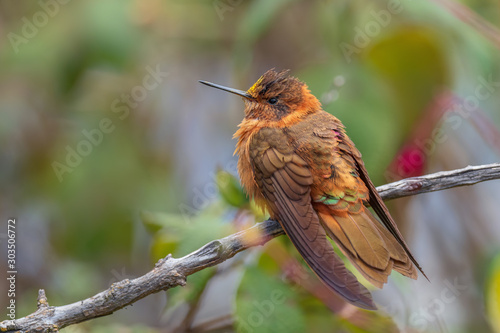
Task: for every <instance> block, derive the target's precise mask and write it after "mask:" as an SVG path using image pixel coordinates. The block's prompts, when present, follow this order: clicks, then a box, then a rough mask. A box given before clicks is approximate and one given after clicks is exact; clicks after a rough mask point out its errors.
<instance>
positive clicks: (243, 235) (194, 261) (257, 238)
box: [0, 163, 500, 332]
mask: <svg viewBox="0 0 500 333" xmlns="http://www.w3.org/2000/svg"><path fill="white" fill-rule="evenodd" d="M493 179H500V163H496V164H488V165H480V166H468V167H466V168H463V169H458V170H453V171H443V172H437V173H433V174H429V175H426V176H421V177H414V178H407V179H403V180H400V181H397V182H394V183H390V184H386V185H383V186H379V187H378V188H377V190H378V191H379V193H380V195H381V197H382V198H383V199H384V200H390V199H396V198H401V197H405V196H410V195H416V194H420V193H427V192H433V191H439V190H445V189H448V188H452V187H458V186H466V185H473V184H476V183H479V182H483V181H488V180H493ZM283 234H284V232H283V229H282V228H281V226H280V224H279V223H278V222H277V221H273V220H267V221H264V222H262V223H257V224H256V225H255V226H253V227H251V228H249V229H246V230H243V231H240V232H238V233H235V234H233V235H230V236H227V237H225V238H222V239H219V240H214V241H212V242H210V243H208V244H206V245H205V246H203V247H201V248H200V249H198V250H196V251H194V252H192V253H190V254H188V255H187V256H185V257H182V258H179V259H176V258H173V257H172V256H171V255H168V256H167V257H166V258H163V259H161V260H159V261H158V262H157V263H156V265H155V267H154V268H153V269H152V270H151V271H149V272H148V273H146V274H145V275H143V276H141V277H138V278H136V279H133V280H129V279H125V280H122V281H120V282H117V283H114V284H112V285H111V286H110V287H109V288H108V289H106V290H104V291H102V292H100V293H98V294H96V295H94V296H92V297H90V298H87V299H84V300H82V301H78V302H75V303H72V304H68V305H63V306H49V303H48V301H47V297H46V296H45V291H44V290H43V289H41V290H40V291H39V294H38V302H37V303H38V304H37V308H38V309H37V310H36V311H35V312H33V313H32V314H30V315H28V316H26V317H22V318H19V319H15V320H5V321H3V322H0V332H18V331H21V332H57V331H59V330H60V329H61V328H63V327H66V326H69V325H73V324H77V323H80V322H83V321H86V320H90V319H93V318H97V317H102V316H107V315H110V314H112V313H113V312H115V311H117V310H120V309H122V308H124V307H125V306H127V305H130V304H132V303H134V302H136V301H138V300H140V299H142V298H144V297H146V296H148V295H150V294H153V293H157V292H159V291H161V290H167V289H170V288H174V287H176V286H184V285H185V284H186V278H187V276H189V275H191V274H194V273H196V272H198V271H200V270H202V269H205V268H207V267H211V266H215V265H218V264H220V263H221V262H223V261H226V260H227V259H229V258H231V257H233V256H234V255H236V254H237V253H238V252H240V251H243V250H245V249H248V248H250V247H253V246H257V245H264V244H265V243H267V242H268V241H269V240H271V239H273V238H275V237H277V236H280V235H283Z"/></svg>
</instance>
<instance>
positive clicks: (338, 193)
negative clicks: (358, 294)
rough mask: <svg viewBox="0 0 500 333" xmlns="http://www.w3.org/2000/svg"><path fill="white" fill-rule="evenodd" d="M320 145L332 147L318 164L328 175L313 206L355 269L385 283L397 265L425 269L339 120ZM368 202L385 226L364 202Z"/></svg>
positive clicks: (409, 272)
mask: <svg viewBox="0 0 500 333" xmlns="http://www.w3.org/2000/svg"><path fill="white" fill-rule="evenodd" d="M315 136H316V137H317V138H318V140H320V143H318V144H317V145H318V146H321V147H326V148H325V149H329V151H330V154H324V156H325V157H324V158H323V161H320V162H319V163H318V165H316V169H318V170H320V171H319V173H320V174H321V175H323V177H324V180H323V181H321V182H320V184H316V186H315V188H316V190H315V193H314V194H313V205H314V207H315V209H316V211H317V212H318V215H319V217H320V221H321V222H322V223H323V225H324V226H325V228H326V230H327V233H328V235H329V236H330V237H331V238H332V239H333V240H335V242H336V243H337V244H338V245H339V247H340V249H341V250H342V251H343V252H344V253H345V255H346V256H347V257H348V258H349V259H350V261H351V262H352V263H353V264H354V265H355V266H356V268H357V269H358V270H359V271H360V272H361V273H362V274H363V275H364V276H365V277H366V278H367V279H368V280H369V281H370V282H371V283H372V284H373V285H375V286H377V287H382V285H383V284H384V283H386V282H387V278H388V276H389V275H390V273H391V270H392V269H394V270H396V271H398V272H400V273H401V274H403V275H405V276H408V277H411V278H414V279H415V278H416V277H417V273H416V270H415V268H414V266H413V265H412V263H411V262H413V263H415V265H416V266H417V267H418V268H419V269H420V267H419V266H418V264H417V262H416V260H415V259H414V257H413V255H412V254H411V252H410V251H409V249H408V246H407V245H406V243H405V242H404V240H403V237H402V236H401V233H400V232H399V230H398V228H397V226H396V224H395V223H394V220H393V219H392V217H391V216H390V214H389V212H388V210H387V208H386V207H385V205H384V203H383V201H382V200H381V198H380V196H379V195H378V192H377V191H376V189H375V187H374V186H373V183H372V182H371V180H370V178H369V177H368V173H367V172H366V169H365V167H364V164H363V161H362V159H361V154H360V153H359V151H358V150H357V149H356V148H355V147H354V144H353V143H352V141H351V140H350V139H349V137H347V135H346V134H345V132H344V130H343V127H342V125H341V124H340V122H332V123H331V124H330V126H325V127H324V128H322V129H318V130H316V131H315ZM366 201H368V203H370V204H371V205H372V206H373V207H374V210H375V212H376V213H377V215H378V216H379V217H380V219H381V220H382V223H383V225H384V226H385V228H384V226H382V225H381V224H380V222H379V221H378V220H377V219H376V218H375V217H374V216H373V215H372V213H371V212H370V211H369V210H368V209H366V208H365V207H364V203H365V202H366Z"/></svg>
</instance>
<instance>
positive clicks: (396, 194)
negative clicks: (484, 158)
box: [377, 163, 500, 200]
mask: <svg viewBox="0 0 500 333" xmlns="http://www.w3.org/2000/svg"><path fill="white" fill-rule="evenodd" d="M499 178H500V163H493V164H485V165H478V166H468V167H466V168H463V169H457V170H452V171H441V172H436V173H432V174H430V175H425V176H420V177H413V178H406V179H403V180H400V181H397V182H394V183H390V184H386V185H382V186H379V187H377V191H378V192H379V193H380V196H381V197H382V199H384V200H391V199H397V198H402V197H407V196H410V195H416V194H420V193H427V192H434V191H441V190H446V189H449V188H452V187H458V186H468V185H474V184H477V183H480V182H484V181H487V180H493V179H499Z"/></svg>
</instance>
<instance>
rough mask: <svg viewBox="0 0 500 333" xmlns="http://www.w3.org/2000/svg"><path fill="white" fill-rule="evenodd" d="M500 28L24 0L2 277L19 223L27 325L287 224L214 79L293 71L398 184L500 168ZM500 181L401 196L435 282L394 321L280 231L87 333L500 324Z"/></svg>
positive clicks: (485, 16) (3, 102)
mask: <svg viewBox="0 0 500 333" xmlns="http://www.w3.org/2000/svg"><path fill="white" fill-rule="evenodd" d="M499 24H500V5H499V3H498V1H496V0H467V1H466V0H461V1H459V0H433V1H431V0H428V1H411V0H388V1H384V0H380V1H376V0H350V1H347V0H336V1H333V0H314V1H299V0H275V1H268V0H245V1H243V0H209V1H200V0H188V1H175V0H172V1H169V0H164V1H161V0H140V1H139V0H122V1H118V0H107V1H97V0H89V1H69V0H41V1H38V2H35V1H33V2H31V1H30V2H28V1H15V0H2V1H1V2H0V112H1V115H0V117H1V121H0V186H1V191H0V227H1V228H0V248H1V251H0V253H2V259H1V260H0V269H1V271H2V272H6V271H7V267H6V257H7V255H6V253H7V220H8V218H16V219H17V226H16V227H17V229H16V236H17V238H16V240H17V271H18V275H17V285H16V289H17V292H16V304H17V313H16V315H17V317H21V316H25V315H27V314H29V313H31V312H33V311H34V310H35V309H36V297H37V291H38V289H40V288H44V289H45V290H46V293H47V296H48V300H49V303H50V304H51V305H63V304H68V303H72V302H76V301H78V300H81V299H84V298H87V297H90V296H92V295H94V294H95V293H97V292H99V291H101V290H103V289H105V288H107V287H108V286H109V285H110V284H111V283H113V282H117V281H120V280H122V279H125V278H133V277H137V276H139V275H142V274H144V273H145V272H147V271H148V270H150V269H151V268H152V267H153V264H154V263H155V262H156V261H157V260H158V259H159V258H162V257H164V256H166V255H167V254H168V253H173V255H174V256H175V257H181V256H184V255H186V254H188V253H190V252H191V251H194V250H196V249H197V248H199V247H200V246H202V245H203V244H205V243H207V242H208V241H210V240H212V239H216V238H219V237H223V236H226V235H229V234H231V233H233V232H236V231H237V230H241V229H244V228H247V227H248V226H250V225H252V224H253V223H254V222H255V221H257V222H258V221H262V220H263V219H265V216H264V215H263V214H262V213H260V212H258V211H257V210H256V209H255V208H254V206H253V204H252V203H249V202H248V201H247V199H246V198H245V196H244V194H243V193H242V192H241V188H240V187H239V182H238V180H237V179H238V178H237V174H236V167H235V165H236V164H235V162H236V159H235V157H233V155H232V153H233V150H234V146H235V140H233V139H232V134H233V133H234V132H235V131H236V128H237V125H238V123H239V122H240V121H241V119H242V117H243V107H244V106H243V103H242V101H241V100H240V99H239V98H237V97H235V96H233V95H230V94H226V93H223V92H221V91H218V90H214V89H210V88H208V87H206V86H202V85H201V84H199V83H198V82H197V80H199V79H203V80H208V81H211V82H215V83H219V84H223V85H226V86H231V87H235V88H238V89H247V88H248V87H250V85H251V84H253V82H254V81H255V80H257V79H258V77H259V76H260V75H261V74H262V73H263V72H265V71H266V70H267V69H269V68H273V67H274V68H276V69H291V73H292V74H293V75H294V76H297V77H298V78H300V79H301V80H303V81H305V82H307V84H308V85H309V87H310V88H311V90H312V92H313V93H314V94H315V95H316V96H317V97H318V98H319V99H320V100H321V101H322V103H323V107H324V109H325V110H326V111H328V112H331V113H332V114H334V115H336V116H337V117H338V118H340V119H341V120H342V121H343V123H344V124H345V125H346V127H347V131H348V134H349V135H350V137H351V138H352V139H353V141H354V142H355V143H356V145H357V147H358V148H359V149H360V151H361V152H362V154H363V158H364V160H365V164H366V165H367V168H368V171H369V173H370V175H371V177H372V179H373V180H374V182H375V183H376V185H381V184H384V183H387V182H391V181H394V180H397V179H401V178H405V177H409V176H418V175H422V174H426V173H431V172H436V171H440V170H452V169H457V168H462V167H465V166H467V165H479V164H486V163H492V162H495V161H499V159H500V156H499V155H500V134H499V127H500V112H499V107H498V106H499V105H500V93H499V92H500V61H499V60H500V57H499V49H500V32H499V29H498V26H499ZM499 185H500V183H499V182H498V181H490V182H486V183H482V184H478V185H475V186H472V187H467V188H457V189H452V190H447V191H442V192H435V193H431V194H424V195H419V196H415V197H411V198H405V199H398V200H394V201H391V202H389V203H388V205H389V208H390V210H391V212H392V213H393V215H394V217H395V219H396V221H397V222H398V224H399V225H400V228H401V230H402V232H403V234H404V235H405V238H406V239H407V240H408V242H409V244H410V248H412V249H413V252H414V254H415V256H416V258H417V259H418V260H419V262H420V264H421V265H422V266H423V268H424V270H425V272H426V273H427V275H428V276H429V278H430V281H431V282H430V283H429V282H428V281H426V280H425V279H424V278H423V277H420V278H419V280H417V281H413V280H409V279H405V278H403V277H402V276H400V275H398V274H397V273H395V274H393V275H392V276H391V279H390V283H389V284H388V285H387V286H386V287H385V288H384V289H383V290H380V291H378V290H374V291H373V294H374V297H375V299H376V301H377V303H378V305H379V307H380V309H381V310H380V311H378V312H368V311H364V310H360V309H357V308H355V307H353V306H351V305H348V304H346V303H344V302H343V301H342V300H341V299H339V298H338V297H337V296H336V295H333V294H331V293H329V292H328V291H327V290H325V289H324V287H323V285H322V284H321V283H320V282H318V280H317V279H316V278H315V277H314V276H313V275H312V273H311V272H310V270H309V269H308V268H306V267H305V265H304V264H303V261H302V260H301V259H300V258H299V256H298V254H297V253H296V251H295V250H294V249H293V248H292V246H291V245H290V243H289V242H288V240H287V239H286V238H285V237H279V238H278V239H274V240H272V241H271V242H269V243H268V244H267V245H266V246H264V247H260V248H254V249H250V250H248V251H245V252H244V253H240V254H239V255H238V256H236V257H235V258H233V259H232V260H230V261H228V262H226V263H224V264H222V265H219V266H218V267H214V268H210V269H206V270H203V271H201V272H199V273H197V274H195V275H192V276H190V277H189V278H188V281H187V282H188V283H187V286H186V287H184V288H175V289H172V290H169V291H168V292H161V293H158V294H155V295H151V296H149V297H147V298H145V299H143V300H141V301H139V302H137V303H135V304H134V305H133V306H129V307H127V308H126V309H123V310H120V311H118V312H116V313H115V314H113V315H111V316H108V317H104V318H100V319H96V320H92V321H89V322H86V323H83V324H79V325H75V326H71V327H68V328H67V329H65V331H66V332H399V331H401V332H500V319H499V318H500V246H499V241H500V217H499V215H498V206H499V205H498V203H499V198H500V186H499ZM3 274H4V273H2V276H4V275H3ZM5 274H6V273H5ZM2 279H5V277H3V278H2ZM4 281H5V280H4ZM0 295H1V296H0V308H1V310H0V314H2V320H3V319H7V317H6V315H7V311H6V307H7V305H8V303H7V302H8V298H7V296H6V295H7V284H6V283H4V282H2V283H1V284H0ZM273 295H274V296H276V295H278V296H279V297H273Z"/></svg>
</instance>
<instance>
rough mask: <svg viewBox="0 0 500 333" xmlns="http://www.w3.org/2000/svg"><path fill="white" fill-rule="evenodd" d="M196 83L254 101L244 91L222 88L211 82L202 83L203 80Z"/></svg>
mask: <svg viewBox="0 0 500 333" xmlns="http://www.w3.org/2000/svg"><path fill="white" fill-rule="evenodd" d="M198 82H200V83H203V84H204V85H207V86H209V87H213V88H217V89H220V90H224V91H227V92H230V93H232V94H235V95H239V96H241V97H243V98H247V99H254V98H253V97H252V95H250V94H249V93H247V92H246V91H243V90H238V89H233V88H228V87H224V86H221V85H218V84H215V83H212V82H207V81H203V80H199V81H198Z"/></svg>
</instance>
